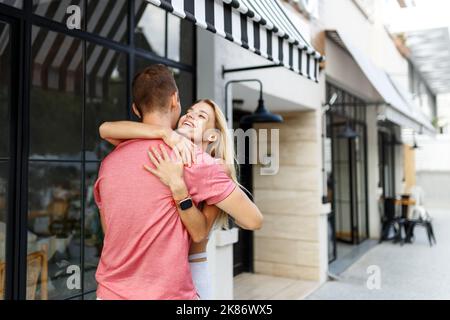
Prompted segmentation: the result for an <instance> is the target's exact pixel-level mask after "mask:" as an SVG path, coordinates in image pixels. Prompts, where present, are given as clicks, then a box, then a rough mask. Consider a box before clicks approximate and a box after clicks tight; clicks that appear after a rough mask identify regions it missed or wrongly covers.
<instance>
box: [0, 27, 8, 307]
mask: <svg viewBox="0 0 450 320" xmlns="http://www.w3.org/2000/svg"><path fill="white" fill-rule="evenodd" d="M10 36H11V31H10V27H9V25H7V24H5V23H2V22H0V39H1V40H2V42H0V134H1V139H0V300H3V299H4V288H5V268H6V264H5V262H6V261H5V260H6V259H5V258H6V256H5V254H6V223H7V220H6V219H7V213H8V180H9V140H10V139H9V129H10V128H9V115H10V109H11V100H10V99H11V78H10V77H11V70H10V61H11V47H10V41H9V39H10Z"/></svg>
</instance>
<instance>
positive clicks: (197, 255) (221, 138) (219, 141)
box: [100, 99, 262, 300]
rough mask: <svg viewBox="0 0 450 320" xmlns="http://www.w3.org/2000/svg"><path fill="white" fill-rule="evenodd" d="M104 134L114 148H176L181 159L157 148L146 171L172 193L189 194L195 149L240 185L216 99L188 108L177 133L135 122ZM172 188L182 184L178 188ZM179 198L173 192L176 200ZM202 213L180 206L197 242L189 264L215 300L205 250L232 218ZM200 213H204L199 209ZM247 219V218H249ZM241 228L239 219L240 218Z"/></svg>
mask: <svg viewBox="0 0 450 320" xmlns="http://www.w3.org/2000/svg"><path fill="white" fill-rule="evenodd" d="M100 135H101V137H102V138H103V139H105V140H107V141H109V142H111V143H112V144H114V145H117V144H119V143H120V142H121V141H123V140H129V139H162V140H164V142H165V143H166V144H167V145H169V146H170V147H172V148H173V149H174V154H175V155H176V157H170V156H169V155H168V154H167V153H165V152H163V149H162V150H161V151H160V150H152V151H151V152H149V158H150V160H151V162H152V163H153V165H154V168H151V167H149V166H145V168H146V169H147V170H148V171H149V172H150V173H152V174H154V175H155V176H157V177H158V178H159V179H160V180H161V181H162V182H163V183H164V184H165V185H167V186H168V187H169V188H170V189H171V190H175V189H176V190H179V193H180V194H186V193H188V192H189V191H188V190H187V187H186V184H185V183H184V179H183V177H182V171H183V168H184V165H188V166H190V165H192V161H193V160H192V159H194V156H195V155H194V153H195V148H199V149H201V150H202V151H205V152H208V153H209V154H210V155H211V156H212V157H213V158H215V159H216V160H218V162H220V163H221V164H223V165H225V166H227V172H228V174H229V175H230V177H231V178H232V179H233V180H234V181H235V182H236V183H238V181H237V177H236V169H235V162H234V151H233V141H232V140H231V139H230V136H229V134H228V132H227V122H226V120H225V117H224V115H223V113H222V111H221V110H220V108H219V107H218V106H217V104H216V103H214V102H213V101H211V100H208V99H205V100H200V101H198V102H197V103H195V104H194V105H193V106H192V107H190V108H189V110H188V111H187V113H186V114H185V115H184V116H182V117H181V119H180V121H179V123H178V129H177V132H175V131H172V130H167V129H163V128H159V127H157V126H149V125H147V124H142V123H136V122H131V121H121V122H108V123H104V124H103V125H102V126H101V127H100ZM173 186H177V187H176V188H174V187H173ZM177 196H178V195H177V194H174V193H173V197H174V199H176V198H177ZM196 210H197V211H198V214H197V215H186V214H185V213H183V211H182V210H180V208H178V212H179V214H180V217H181V220H182V222H183V224H184V226H185V227H186V229H187V231H188V232H189V234H190V236H191V239H192V244H191V247H190V251H189V262H190V266H191V272H192V277H193V281H194V284H195V286H196V289H197V292H198V294H199V297H200V299H202V300H209V299H211V288H210V281H209V274H208V262H207V254H206V247H207V244H208V235H209V233H210V232H211V230H212V229H213V227H214V226H215V227H216V228H225V229H226V228H228V215H227V214H226V213H224V212H222V211H221V210H220V209H219V208H217V207H215V206H209V205H207V204H203V203H201V204H199V205H198V208H197V209H196ZM200 210H201V211H200ZM246 218H247V219H246V221H248V217H246ZM235 220H236V223H237V224H239V220H240V219H239V217H235ZM254 220H255V221H253V223H250V224H248V223H246V229H250V230H254V229H258V228H260V226H261V223H262V217H255V218H254Z"/></svg>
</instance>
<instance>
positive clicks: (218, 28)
mask: <svg viewBox="0 0 450 320" xmlns="http://www.w3.org/2000/svg"><path fill="white" fill-rule="evenodd" d="M245 3H247V4H249V6H250V7H247V6H245V5H244V4H243V3H240V2H238V1H219V0H214V1H195V2H193V1H192V2H190V1H187V2H186V1H184V2H183V1H153V0H149V1H144V0H136V1H130V0H115V1H110V0H98V1H91V0H73V1H70V0H55V1H44V0H42V1H40V0H34V1H20V0H1V1H0V39H1V42H0V43H1V45H0V68H1V69H0V70H1V72H0V87H1V89H0V108H1V109H0V110H1V113H0V121H2V122H1V124H0V127H1V128H2V130H3V137H5V138H4V139H2V143H1V145H0V146H1V149H0V152H1V154H0V174H1V176H0V192H1V193H0V194H1V201H0V298H1V299H58V300H59V299H93V298H95V290H96V282H95V278H94V274H95V270H96V267H97V263H98V259H99V255H100V252H101V247H102V236H103V235H102V233H101V228H100V223H99V219H98V209H97V207H96V206H95V202H94V200H93V196H92V188H93V183H94V182H95V180H96V174H97V171H98V168H99V164H100V162H101V160H102V159H103V157H104V156H105V155H106V154H108V152H110V151H111V146H109V145H108V144H107V143H105V142H103V141H101V139H100V137H99V136H98V126H99V125H100V124H101V123H102V122H104V121H112V120H119V119H132V115H131V111H130V108H129V106H130V105H131V96H130V92H131V81H132V79H133V75H134V74H135V72H136V71H138V70H140V69H142V68H143V67H145V66H147V65H149V64H152V63H163V64H166V65H168V66H170V67H171V68H172V69H173V71H174V74H175V76H176V80H177V82H178V85H179V88H180V96H181V98H182V105H183V106H184V107H186V106H189V105H190V104H191V103H192V102H193V101H195V100H196V98H197V97H210V98H214V99H216V100H217V101H218V102H219V103H220V104H224V102H223V101H224V100H225V99H224V94H223V91H224V84H225V83H224V82H223V78H222V74H221V72H220V71H218V70H219V68H221V67H222V66H221V65H220V63H219V60H220V57H221V55H223V54H224V52H219V51H218V50H219V49H220V46H216V43H218V42H220V41H225V39H226V40H230V41H231V42H234V43H235V44H238V46H236V45H235V44H232V43H231V42H230V41H226V43H227V45H230V46H233V47H234V49H231V50H242V51H241V52H245V54H248V55H249V56H252V57H253V58H249V59H248V60H247V62H249V64H245V65H244V66H246V67H248V66H249V65H252V63H253V62H258V63H260V62H261V61H263V62H264V64H266V65H267V64H272V65H276V66H277V67H278V66H281V67H283V66H284V67H285V68H282V69H283V72H284V73H283V75H285V74H288V76H287V77H295V79H301V80H300V81H301V82H302V83H303V85H306V86H314V88H317V87H318V85H317V84H316V82H318V80H319V76H320V75H319V62H320V60H321V56H320V54H318V53H317V52H316V51H315V50H314V49H313V48H312V47H311V46H310V44H309V43H308V42H307V41H305V40H304V38H303V36H302V34H301V33H300V32H299V31H298V30H297V29H296V28H295V27H294V26H293V24H292V23H290V22H289V19H288V17H287V15H285V12H284V11H283V9H282V7H281V4H280V3H279V2H278V1H273V3H272V2H271V3H270V4H269V3H267V4H265V5H261V4H260V3H259V1H246V2H245ZM185 4H186V5H185ZM78 14H80V15H79V16H78ZM78 22H79V26H78V27H79V28H78V27H77V23H78ZM197 27H198V28H197ZM201 29H205V30H201ZM216 35H219V36H221V38H220V37H217V36H216ZM199 38H200V39H199ZM210 48H212V51H209V49H210ZM255 53H256V55H255ZM223 61H226V60H225V59H224V60H223ZM228 61H230V60H228ZM197 62H198V63H197ZM242 62H244V61H242ZM289 69H290V70H289ZM292 71H294V72H292ZM198 74H201V75H202V76H201V79H200V77H197V75H198ZM211 79H214V80H213V81H210V80H211ZM217 79H222V80H221V82H220V84H219V81H216V80H217ZM273 80H274V79H269V80H268V82H270V81H273ZM278 89H279V88H272V89H271V90H272V92H273V90H278ZM316 90H317V89H316ZM269 92H270V90H269ZM317 92H318V93H319V92H320V91H318V90H317ZM285 95H287V94H285ZM317 96H318V97H320V93H319V94H318V95H317ZM304 105H307V106H311V105H314V107H317V106H318V103H317V102H316V100H314V102H311V101H308V98H306V100H304ZM314 107H313V108H314ZM309 108H310V109H313V108H311V107H309ZM229 110H230V109H229ZM311 121H314V118H311ZM316 130H317V131H316V132H317V133H318V132H319V131H318V130H319V129H318V128H317V129H316ZM317 156H318V157H320V154H319V153H317ZM317 199H319V197H317ZM234 234H235V231H233V230H232V231H229V232H228V233H224V234H220V233H219V234H218V235H217V237H213V239H212V241H211V244H210V246H211V247H214V246H215V248H214V250H212V251H213V252H211V255H210V257H211V259H210V260H211V268H212V273H213V282H214V285H215V286H216V287H220V288H221V290H222V289H223V287H221V286H220V284H221V283H220V281H228V284H227V287H226V288H225V289H223V290H222V293H223V292H225V294H226V297H232V292H231V293H230V291H229V290H232V278H229V277H228V273H221V268H223V267H224V266H225V265H226V266H227V267H226V268H227V270H231V271H232V269H233V258H232V256H231V255H232V244H233V243H234V242H235V240H233V239H235V236H234ZM230 244H231V247H230ZM221 247H226V250H221ZM228 266H229V267H228ZM246 268H248V267H246ZM245 270H247V269H245ZM227 272H228V271H227ZM231 277H232V272H231ZM230 288H231V289H230ZM224 290H225V291H224ZM227 290H228V291H227ZM230 294H231V296H230ZM216 297H220V295H216Z"/></svg>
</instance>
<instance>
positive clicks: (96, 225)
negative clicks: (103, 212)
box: [84, 163, 103, 300]
mask: <svg viewBox="0 0 450 320" xmlns="http://www.w3.org/2000/svg"><path fill="white" fill-rule="evenodd" d="M99 166H100V164H99V163H87V164H86V196H85V222H84V228H85V230H84V235H85V243H84V291H85V292H90V291H93V290H96V288H97V282H96V280H95V272H96V270H97V265H98V262H99V261H100V254H101V250H102V247H103V231H102V226H101V222H100V213H99V210H98V208H97V205H96V204H95V201H94V184H95V181H96V180H97V174H98V170H99ZM94 300H95V298H94Z"/></svg>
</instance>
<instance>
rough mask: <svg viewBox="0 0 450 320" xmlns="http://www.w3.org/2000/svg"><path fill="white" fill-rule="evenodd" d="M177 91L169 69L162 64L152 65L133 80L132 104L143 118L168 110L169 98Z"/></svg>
mask: <svg viewBox="0 0 450 320" xmlns="http://www.w3.org/2000/svg"><path fill="white" fill-rule="evenodd" d="M177 91H178V88H177V84H176V82H175V78H174V77H173V74H172V72H171V71H170V69H169V68H168V67H166V66H164V65H162V64H154V65H151V66H150V67H147V68H146V69H144V70H142V71H141V72H139V73H138V74H136V76H135V77H134V80H133V103H134V104H135V106H136V108H137V109H138V110H139V112H140V113H141V116H143V115H144V114H145V113H151V112H155V111H159V112H165V111H168V110H169V109H168V108H169V104H170V98H171V96H172V95H173V94H174V93H175V92H177Z"/></svg>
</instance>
